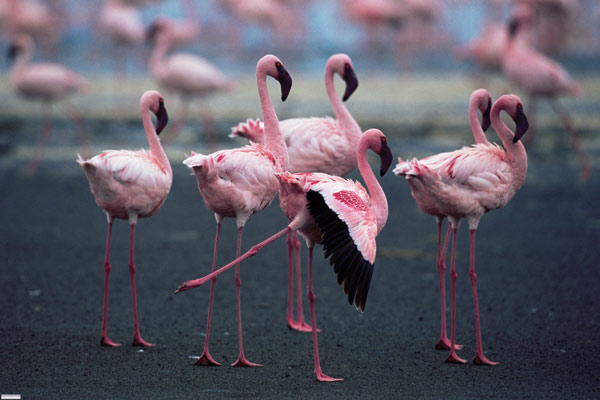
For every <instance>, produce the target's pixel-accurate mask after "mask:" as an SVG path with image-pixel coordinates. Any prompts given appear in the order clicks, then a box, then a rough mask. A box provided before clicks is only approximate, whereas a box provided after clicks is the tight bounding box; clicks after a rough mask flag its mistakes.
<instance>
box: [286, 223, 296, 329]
mask: <svg viewBox="0 0 600 400" xmlns="http://www.w3.org/2000/svg"><path fill="white" fill-rule="evenodd" d="M287 248H288V301H287V317H286V319H287V325H288V328H290V329H295V327H296V324H297V322H296V321H294V301H293V299H294V246H293V245H292V232H290V233H288V235H287Z"/></svg>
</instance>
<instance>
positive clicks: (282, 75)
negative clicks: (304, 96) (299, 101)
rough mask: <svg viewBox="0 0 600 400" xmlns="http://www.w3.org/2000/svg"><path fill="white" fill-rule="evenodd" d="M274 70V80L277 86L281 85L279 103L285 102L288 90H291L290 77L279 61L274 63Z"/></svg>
mask: <svg viewBox="0 0 600 400" xmlns="http://www.w3.org/2000/svg"><path fill="white" fill-rule="evenodd" d="M275 68H277V76H276V77H275V79H277V81H278V82H279V85H281V101H285V99H287V97H288V95H289V94H290V90H291V89H292V77H291V76H290V74H289V73H288V72H287V70H286V69H285V67H284V66H283V64H282V63H281V61H276V62H275Z"/></svg>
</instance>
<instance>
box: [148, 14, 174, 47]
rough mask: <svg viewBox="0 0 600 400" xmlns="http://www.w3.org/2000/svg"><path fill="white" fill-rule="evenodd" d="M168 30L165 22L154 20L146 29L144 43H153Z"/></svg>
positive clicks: (163, 20)
mask: <svg viewBox="0 0 600 400" xmlns="http://www.w3.org/2000/svg"><path fill="white" fill-rule="evenodd" d="M168 28H169V26H168V21H167V20H165V19H163V18H160V17H158V18H156V19H155V20H154V21H152V23H151V24H150V25H149V26H148V28H146V42H147V43H154V42H155V41H156V40H157V38H158V37H159V35H160V34H162V33H163V32H167V30H168Z"/></svg>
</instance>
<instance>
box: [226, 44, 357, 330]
mask: <svg viewBox="0 0 600 400" xmlns="http://www.w3.org/2000/svg"><path fill="white" fill-rule="evenodd" d="M335 74H338V75H339V76H340V77H341V78H342V79H343V80H344V81H345V83H346V89H345V91H344V95H343V97H342V99H340V98H339V97H338V94H337V92H336V90H335V85H334V76H335ZM357 87H358V79H357V78H356V73H355V72H354V67H353V65H352V60H351V59H350V57H349V56H348V55H347V54H343V53H339V54H334V55H332V56H331V57H329V59H328V60H327V63H326V64H325V90H326V91H327V96H328V97H329V102H330V103H331V108H332V109H333V112H334V114H335V119H333V118H331V117H313V118H290V119H285V120H283V121H280V122H279V126H280V128H281V134H282V135H283V138H284V139H285V144H286V146H287V149H288V157H289V166H288V171H290V172H322V173H325V174H329V175H336V176H344V175H346V174H349V173H350V172H352V171H353V170H354V168H356V163H357V161H356V146H357V145H358V140H359V139H360V136H361V134H362V131H361V130H360V126H359V125H358V123H357V122H356V121H355V120H354V118H353V117H352V114H350V112H349V111H348V109H347V108H346V106H345V105H344V103H343V101H346V100H348V98H350V96H351V95H352V93H354V91H355V90H356V88H357ZM230 136H244V137H247V138H248V139H250V140H251V141H254V142H259V143H262V141H263V129H262V126H261V125H260V124H259V122H258V120H256V121H252V120H248V121H247V122H246V123H241V124H239V125H238V126H236V127H233V128H232V134H231V135H230ZM292 260H296V281H297V314H298V317H297V320H296V321H295V320H294V317H293V310H292V308H293V307H292V297H293V273H292ZM288 276H289V278H288V307H287V324H288V326H289V327H290V329H295V330H300V331H305V332H310V331H311V327H310V326H309V325H308V324H306V323H305V322H304V315H303V314H304V313H303V311H302V284H301V282H302V281H301V268H300V241H299V240H298V235H297V234H296V233H291V234H290V235H289V236H288Z"/></svg>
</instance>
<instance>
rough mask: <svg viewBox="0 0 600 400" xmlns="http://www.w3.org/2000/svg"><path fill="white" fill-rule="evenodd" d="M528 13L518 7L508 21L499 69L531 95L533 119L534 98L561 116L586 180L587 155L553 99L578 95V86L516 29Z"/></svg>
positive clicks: (588, 171) (524, 23)
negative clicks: (507, 30)
mask: <svg viewBox="0 0 600 400" xmlns="http://www.w3.org/2000/svg"><path fill="white" fill-rule="evenodd" d="M531 19H532V16H531V13H530V10H529V9H528V7H525V6H524V7H520V8H519V9H518V10H517V11H515V13H514V15H513V17H512V18H511V20H510V23H509V25H510V27H509V38H508V41H507V44H506V48H505V52H504V57H503V58H502V68H503V71H504V74H505V75H506V76H507V78H508V79H509V80H510V81H512V82H513V83H514V84H515V85H516V86H517V87H519V89H521V90H523V91H524V92H526V93H527V94H528V95H529V96H530V98H531V108H532V113H533V115H534V117H533V118H532V119H534V118H535V104H536V101H537V99H538V98H546V99H548V100H549V102H550V105H551V106H552V108H553V109H554V111H555V112H556V114H557V115H558V117H559V118H560V119H561V121H562V123H563V125H564V127H565V129H566V130H567V132H568V133H569V136H570V138H571V143H572V145H573V148H574V150H575V152H576V153H577V155H578V157H579V161H580V162H581V166H582V169H581V177H582V179H587V178H589V176H590V175H591V172H592V170H591V165H590V162H589V160H588V157H587V154H586V153H585V151H584V150H583V148H582V147H581V143H580V141H579V135H578V134H577V131H576V130H575V126H574V124H573V120H572V118H571V116H570V115H569V113H568V111H567V110H566V109H565V108H564V107H563V106H562V105H561V104H560V103H559V102H558V100H557V99H556V98H557V97H558V96H559V95H563V94H567V95H572V96H578V95H580V94H581V88H580V86H579V85H578V84H577V83H576V82H575V81H573V79H572V78H571V76H570V75H569V73H568V72H567V71H566V70H565V69H564V68H563V67H562V66H561V65H559V64H558V63H556V62H555V61H553V60H552V59H550V58H548V57H546V56H545V55H544V54H542V53H540V52H538V51H536V50H535V49H533V48H532V47H531V46H530V45H529V44H528V43H527V41H526V40H524V39H523V38H522V36H521V35H520V32H522V28H523V27H527V26H528V25H529V23H530V22H531ZM532 128H533V129H532V130H531V132H530V139H529V142H530V143H531V142H532V140H533V137H534V135H535V124H534V123H532Z"/></svg>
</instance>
